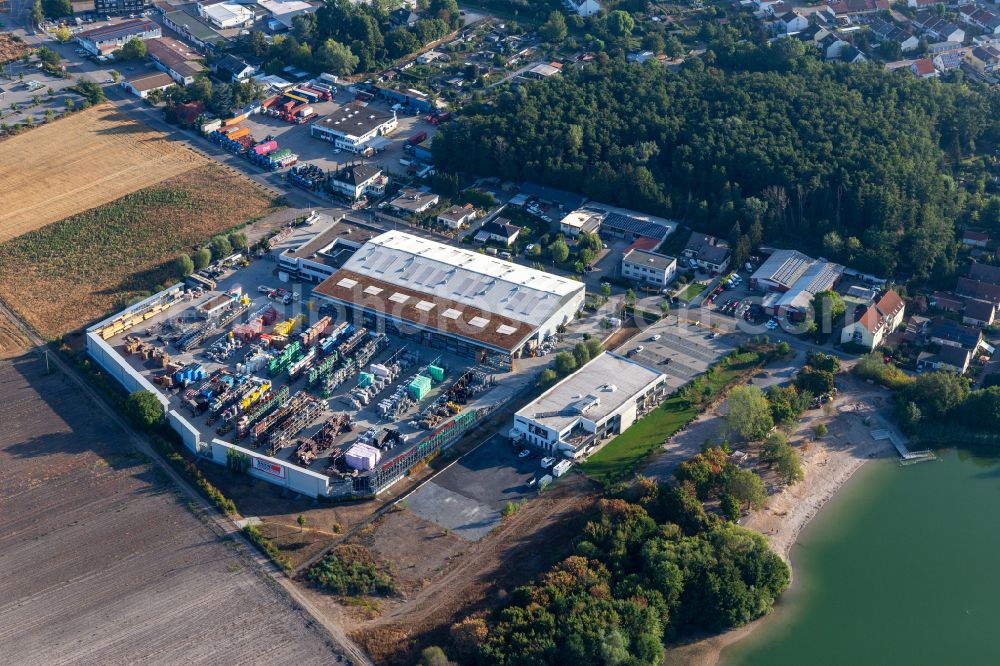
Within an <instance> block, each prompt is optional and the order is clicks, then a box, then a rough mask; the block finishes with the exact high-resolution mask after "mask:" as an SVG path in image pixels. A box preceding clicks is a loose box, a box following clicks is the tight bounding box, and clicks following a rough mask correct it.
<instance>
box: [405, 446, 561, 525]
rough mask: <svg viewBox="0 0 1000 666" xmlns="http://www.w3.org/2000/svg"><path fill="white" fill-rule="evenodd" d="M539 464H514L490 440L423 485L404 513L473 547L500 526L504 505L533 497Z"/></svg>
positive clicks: (534, 460)
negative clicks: (475, 542)
mask: <svg viewBox="0 0 1000 666" xmlns="http://www.w3.org/2000/svg"><path fill="white" fill-rule="evenodd" d="M541 472H542V468H541V465H540V458H539V457H538V456H537V455H533V456H531V457H528V458H518V457H517V451H516V450H515V449H514V448H513V447H511V445H510V443H509V442H508V441H507V438H506V437H504V436H503V435H501V434H496V435H493V436H492V437H490V438H489V439H488V440H487V441H486V442H484V443H483V444H482V445H480V446H479V448H477V449H476V450H475V451H472V452H471V453H469V454H467V455H465V456H463V457H462V458H461V459H460V460H458V461H457V462H455V463H454V464H453V465H451V466H450V467H448V468H447V469H445V470H444V471H443V472H441V474H439V475H438V476H436V477H435V478H434V480H432V481H430V482H428V483H425V484H424V485H423V486H421V487H420V488H419V489H418V490H416V491H415V492H414V493H413V494H412V495H410V496H409V497H408V498H407V499H406V502H407V505H408V509H409V510H410V511H412V512H413V513H415V514H417V515H418V516H420V517H421V518H423V519H425V520H429V521H431V522H433V523H436V524H437V525H440V526H441V527H443V528H446V529H448V530H449V531H451V532H453V533H454V534H457V535H458V536H461V537H462V538H464V539H468V540H469V541H479V540H480V539H482V538H483V537H485V536H486V535H487V534H489V532H490V530H492V529H493V528H494V527H496V526H497V525H499V524H500V520H501V519H502V512H503V508H504V506H505V505H506V504H507V502H518V501H520V500H523V499H527V498H529V497H533V496H535V495H536V494H537V490H536V489H535V487H534V486H533V485H529V484H531V481H532V479H534V478H536V477H537V476H539V475H540V473H541Z"/></svg>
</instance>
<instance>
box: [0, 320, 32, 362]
mask: <svg viewBox="0 0 1000 666" xmlns="http://www.w3.org/2000/svg"><path fill="white" fill-rule="evenodd" d="M28 345H29V341H28V340H27V338H25V337H24V334H22V333H21V331H20V330H19V329H18V328H17V327H16V326H14V324H13V323H12V322H11V321H10V320H9V319H7V318H6V317H4V316H3V315H0V359H5V358H10V357H12V356H15V355H18V354H20V353H21V352H23V351H24V350H25V349H27V348H28Z"/></svg>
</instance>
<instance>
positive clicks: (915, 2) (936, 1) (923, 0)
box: [906, 0, 946, 9]
mask: <svg viewBox="0 0 1000 666" xmlns="http://www.w3.org/2000/svg"><path fill="white" fill-rule="evenodd" d="M944 4H946V3H945V2H943V0H906V6H907V7H909V8H910V9H931V8H932V7H934V6H935V5H944Z"/></svg>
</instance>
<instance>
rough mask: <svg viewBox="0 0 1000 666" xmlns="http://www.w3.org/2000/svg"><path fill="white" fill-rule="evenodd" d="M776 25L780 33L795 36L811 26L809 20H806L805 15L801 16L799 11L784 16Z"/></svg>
mask: <svg viewBox="0 0 1000 666" xmlns="http://www.w3.org/2000/svg"><path fill="white" fill-rule="evenodd" d="M775 25H776V26H777V28H778V32H781V33H784V34H786V35H794V34H795V33H797V32H799V31H801V30H805V29H806V28H807V27H808V26H809V19H808V18H806V15H805V14H801V13H799V12H797V11H790V12H788V13H786V14H783V15H782V16H781V17H780V18H779V19H778V20H777V21H776V22H775Z"/></svg>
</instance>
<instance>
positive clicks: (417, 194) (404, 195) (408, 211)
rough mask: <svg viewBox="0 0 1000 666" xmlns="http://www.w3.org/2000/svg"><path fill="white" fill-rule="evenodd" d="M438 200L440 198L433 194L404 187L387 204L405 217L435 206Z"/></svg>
mask: <svg viewBox="0 0 1000 666" xmlns="http://www.w3.org/2000/svg"><path fill="white" fill-rule="evenodd" d="M440 200H441V197H439V196H438V195H436V194H434V193H433V192H424V191H423V190H418V189H415V188H412V187H406V188H403V189H402V190H400V191H399V195H398V196H397V197H396V198H395V199H393V200H392V201H390V202H389V206H391V207H392V208H394V209H396V210H397V211H399V212H400V213H403V214H405V215H416V214H417V213H423V212H424V211H425V210H428V209H430V208H432V207H434V206H436V205H437V204H438V201H440Z"/></svg>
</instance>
